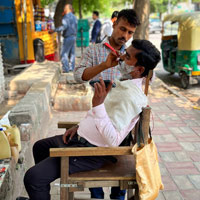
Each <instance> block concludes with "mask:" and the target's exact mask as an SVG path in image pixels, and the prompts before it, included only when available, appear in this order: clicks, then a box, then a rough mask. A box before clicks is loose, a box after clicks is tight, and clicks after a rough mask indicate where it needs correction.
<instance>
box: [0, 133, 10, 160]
mask: <svg viewBox="0 0 200 200" xmlns="http://www.w3.org/2000/svg"><path fill="white" fill-rule="evenodd" d="M0 147H1V150H0V159H4V158H10V157H11V149H10V144H9V140H8V138H7V135H6V134H5V133H4V132H3V131H0Z"/></svg>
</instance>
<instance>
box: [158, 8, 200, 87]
mask: <svg viewBox="0 0 200 200" xmlns="http://www.w3.org/2000/svg"><path fill="white" fill-rule="evenodd" d="M161 49H162V60H163V66H164V69H165V70H166V71H168V72H170V73H171V74H174V73H178V74H179V75H180V80H181V85H182V87H183V88H184V89H186V88H187V87H188V86H189V84H190V78H191V77H196V78H198V76H199V75H200V12H193V13H183V14H170V15H167V16H166V17H165V18H164V20H163V23H162V42H161Z"/></svg>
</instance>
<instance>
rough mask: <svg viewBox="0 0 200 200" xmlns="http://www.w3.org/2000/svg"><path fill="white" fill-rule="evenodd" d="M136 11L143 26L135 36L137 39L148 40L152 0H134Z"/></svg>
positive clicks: (138, 28)
mask: <svg viewBox="0 0 200 200" xmlns="http://www.w3.org/2000/svg"><path fill="white" fill-rule="evenodd" d="M133 3H134V10H135V11H136V13H137V15H138V17H139V19H140V22H141V25H140V26H138V27H137V29H136V32H135V34H134V38H135V39H148V38H149V13H150V0H134V1H133Z"/></svg>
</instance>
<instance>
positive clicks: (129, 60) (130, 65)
mask: <svg viewBox="0 0 200 200" xmlns="http://www.w3.org/2000/svg"><path fill="white" fill-rule="evenodd" d="M139 52H141V50H138V49H136V48H134V47H133V46H132V45H131V46H129V47H128V48H127V49H126V53H125V54H124V55H123V56H121V59H122V60H124V62H125V64H126V65H125V67H126V70H127V72H128V71H130V72H129V74H130V75H131V77H132V78H139V77H140V76H141V74H142V73H143V72H144V67H142V66H135V65H136V63H137V59H136V57H135V56H136V55H137V54H138V53H139ZM129 69H130V70H129Z"/></svg>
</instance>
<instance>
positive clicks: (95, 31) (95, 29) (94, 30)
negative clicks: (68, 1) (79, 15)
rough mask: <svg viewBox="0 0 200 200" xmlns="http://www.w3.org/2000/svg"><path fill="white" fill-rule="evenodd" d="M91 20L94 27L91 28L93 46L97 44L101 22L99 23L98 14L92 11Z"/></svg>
mask: <svg viewBox="0 0 200 200" xmlns="http://www.w3.org/2000/svg"><path fill="white" fill-rule="evenodd" d="M92 19H93V20H94V25H93V28H92V35H91V42H92V43H93V44H95V43H97V41H96V40H97V36H98V34H99V32H100V31H101V22H100V21H99V12H98V11H93V14H92Z"/></svg>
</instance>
